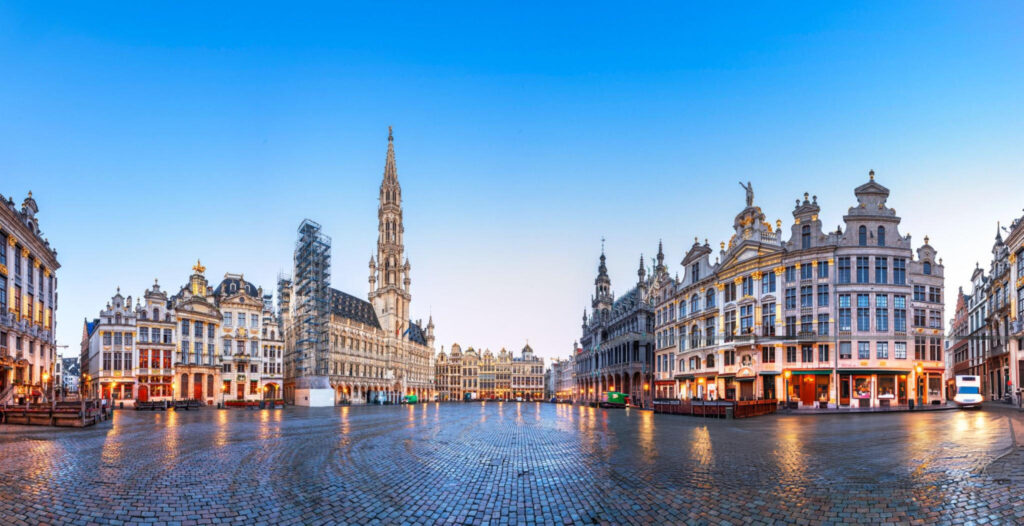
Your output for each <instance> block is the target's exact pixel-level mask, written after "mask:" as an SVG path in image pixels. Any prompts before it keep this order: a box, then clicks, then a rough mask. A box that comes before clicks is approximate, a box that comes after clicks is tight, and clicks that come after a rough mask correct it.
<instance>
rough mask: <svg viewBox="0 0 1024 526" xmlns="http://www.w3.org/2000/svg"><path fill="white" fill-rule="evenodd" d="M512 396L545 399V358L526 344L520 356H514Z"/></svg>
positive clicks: (524, 398)
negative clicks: (536, 353)
mask: <svg viewBox="0 0 1024 526" xmlns="http://www.w3.org/2000/svg"><path fill="white" fill-rule="evenodd" d="M509 394H510V397H511V398H513V399H516V400H520V399H522V400H526V401H530V400H543V399H544V358H541V357H540V356H537V355H535V354H534V353H533V348H532V347H530V344H526V346H525V347H523V350H522V351H520V353H519V356H516V357H513V358H512V383H511V389H510V393H509Z"/></svg>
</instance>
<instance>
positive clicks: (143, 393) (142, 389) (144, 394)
mask: <svg viewBox="0 0 1024 526" xmlns="http://www.w3.org/2000/svg"><path fill="white" fill-rule="evenodd" d="M139 401H140V402H148V401H149V387H147V386H145V385H140V386H139Z"/></svg>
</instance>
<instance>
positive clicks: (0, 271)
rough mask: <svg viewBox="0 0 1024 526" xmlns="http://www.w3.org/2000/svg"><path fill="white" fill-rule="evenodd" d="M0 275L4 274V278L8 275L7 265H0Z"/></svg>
mask: <svg viewBox="0 0 1024 526" xmlns="http://www.w3.org/2000/svg"><path fill="white" fill-rule="evenodd" d="M0 274H3V275H4V276H6V275H7V265H4V264H3V263H0Z"/></svg>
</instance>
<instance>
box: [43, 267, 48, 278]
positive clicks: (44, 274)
mask: <svg viewBox="0 0 1024 526" xmlns="http://www.w3.org/2000/svg"><path fill="white" fill-rule="evenodd" d="M43 277H45V278H48V277H50V269H48V268H44V269H43Z"/></svg>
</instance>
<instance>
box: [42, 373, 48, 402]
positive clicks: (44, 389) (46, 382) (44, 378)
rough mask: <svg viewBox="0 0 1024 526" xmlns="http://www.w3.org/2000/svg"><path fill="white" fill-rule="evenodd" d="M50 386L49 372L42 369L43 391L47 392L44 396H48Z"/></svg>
mask: <svg viewBox="0 0 1024 526" xmlns="http://www.w3.org/2000/svg"><path fill="white" fill-rule="evenodd" d="M49 387H50V373H49V372H47V371H43V392H44V393H47V395H46V397H47V398H50V394H49V391H50V389H49Z"/></svg>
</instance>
